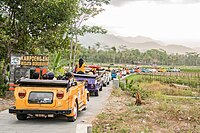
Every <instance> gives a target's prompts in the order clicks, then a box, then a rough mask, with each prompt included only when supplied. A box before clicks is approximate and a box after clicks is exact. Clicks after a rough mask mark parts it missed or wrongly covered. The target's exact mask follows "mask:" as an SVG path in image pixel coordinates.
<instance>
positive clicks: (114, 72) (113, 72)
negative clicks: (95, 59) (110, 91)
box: [111, 71, 117, 80]
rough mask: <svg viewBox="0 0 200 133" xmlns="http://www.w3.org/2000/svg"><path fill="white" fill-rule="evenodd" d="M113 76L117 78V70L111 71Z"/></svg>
mask: <svg viewBox="0 0 200 133" xmlns="http://www.w3.org/2000/svg"><path fill="white" fill-rule="evenodd" d="M111 78H112V80H113V79H114V78H117V72H116V71H112V72H111Z"/></svg>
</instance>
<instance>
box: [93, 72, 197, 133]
mask: <svg viewBox="0 0 200 133" xmlns="http://www.w3.org/2000/svg"><path fill="white" fill-rule="evenodd" d="M142 76H143V75H134V76H131V77H129V78H128V80H127V81H126V85H123V83H121V88H122V89H115V90H113V92H112V95H111V97H110V98H109V104H108V105H107V108H105V110H104V111H103V113H101V114H99V115H98V117H97V119H96V120H95V121H94V122H93V132H94V133H103V132H105V133H149V132H161V133H171V132H175V133H176V132H177V133H179V132H181V133H193V132H194V133H198V132H200V111H199V110H200V91H199V89H197V88H190V87H185V86H179V87H175V86H171V85H170V84H164V83H161V82H159V81H148V82H147V80H146V81H145V82H144V81H143V82H138V80H141V79H142V78H141V77H142ZM136 91H138V92H140V94H141V95H142V99H143V101H144V102H145V105H142V106H136V105H135V98H134V95H135V92H136Z"/></svg>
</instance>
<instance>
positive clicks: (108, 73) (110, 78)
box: [106, 70, 112, 81]
mask: <svg viewBox="0 0 200 133" xmlns="http://www.w3.org/2000/svg"><path fill="white" fill-rule="evenodd" d="M106 74H107V76H108V77H109V81H111V80H112V76H111V70H106Z"/></svg>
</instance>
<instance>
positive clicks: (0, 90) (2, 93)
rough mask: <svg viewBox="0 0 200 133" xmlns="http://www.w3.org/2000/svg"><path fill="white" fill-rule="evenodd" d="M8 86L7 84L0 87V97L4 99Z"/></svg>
mask: <svg viewBox="0 0 200 133" xmlns="http://www.w3.org/2000/svg"><path fill="white" fill-rule="evenodd" d="M8 88H9V86H8V85H7V84H1V85H0V97H4V96H5V95H6V91H7V90H8Z"/></svg>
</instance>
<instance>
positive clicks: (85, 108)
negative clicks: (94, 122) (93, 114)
mask: <svg viewBox="0 0 200 133" xmlns="http://www.w3.org/2000/svg"><path fill="white" fill-rule="evenodd" d="M87 97H88V96H87ZM87 99H88V98H87ZM87 103H88V100H86V104H85V107H84V108H83V111H84V110H87Z"/></svg>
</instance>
